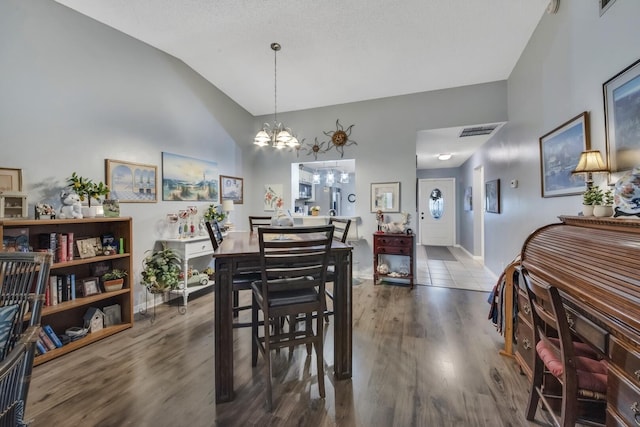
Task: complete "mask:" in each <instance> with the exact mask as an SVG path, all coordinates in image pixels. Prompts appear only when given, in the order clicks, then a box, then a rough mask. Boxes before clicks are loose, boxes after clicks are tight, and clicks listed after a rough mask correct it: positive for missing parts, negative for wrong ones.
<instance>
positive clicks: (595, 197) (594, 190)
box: [582, 187, 603, 216]
mask: <svg viewBox="0 0 640 427" xmlns="http://www.w3.org/2000/svg"><path fill="white" fill-rule="evenodd" d="M602 197H603V195H602V190H601V189H600V188H599V187H590V188H587V190H586V191H585V192H584V193H582V214H583V215H584V216H593V207H594V206H595V205H596V204H598V201H601V200H602Z"/></svg>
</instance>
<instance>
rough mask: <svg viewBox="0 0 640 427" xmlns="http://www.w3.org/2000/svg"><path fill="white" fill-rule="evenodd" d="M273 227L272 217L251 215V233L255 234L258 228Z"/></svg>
mask: <svg viewBox="0 0 640 427" xmlns="http://www.w3.org/2000/svg"><path fill="white" fill-rule="evenodd" d="M263 226H267V227H269V226H271V217H270V216H252V215H249V231H250V232H251V233H255V232H256V230H257V229H258V227H263Z"/></svg>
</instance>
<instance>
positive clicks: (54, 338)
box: [42, 325, 62, 348]
mask: <svg viewBox="0 0 640 427" xmlns="http://www.w3.org/2000/svg"><path fill="white" fill-rule="evenodd" d="M42 329H44V332H45V333H46V334H47V336H48V337H49V338H50V339H51V341H52V342H53V344H54V345H55V346H56V348H60V347H62V341H60V338H58V336H57V335H56V333H55V332H54V330H53V328H52V327H51V326H50V325H44V326H43V327H42Z"/></svg>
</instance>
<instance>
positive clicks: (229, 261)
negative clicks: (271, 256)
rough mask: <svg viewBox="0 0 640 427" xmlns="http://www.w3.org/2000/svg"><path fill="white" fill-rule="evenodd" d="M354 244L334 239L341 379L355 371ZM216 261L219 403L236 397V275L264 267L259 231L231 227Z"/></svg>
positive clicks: (337, 358) (335, 324)
mask: <svg viewBox="0 0 640 427" xmlns="http://www.w3.org/2000/svg"><path fill="white" fill-rule="evenodd" d="M352 249H353V248H352V247H351V246H349V245H347V244H346V243H342V242H339V241H336V240H334V241H333V242H332V244H331V252H330V263H331V264H332V265H334V268H335V281H334V282H333V307H334V308H333V312H334V319H333V330H334V333H333V336H334V346H333V357H334V363H333V373H334V377H335V378H336V379H337V380H345V379H349V378H351V375H352V292H351V285H352ZM213 257H214V263H215V310H214V313H215V314H214V319H215V322H214V323H215V327H214V331H215V339H214V359H215V362H214V363H215V389H216V403H223V402H230V401H232V400H233V399H234V397H235V393H234V388H233V376H234V360H233V353H234V344H233V341H234V340H233V331H234V328H233V298H232V294H233V276H234V274H238V273H242V272H256V271H260V245H259V242H258V233H255V232H253V233H252V232H249V231H230V232H228V233H227V235H226V236H225V237H224V239H223V240H222V242H221V243H220V245H219V246H218V249H216V250H215V251H214V253H213Z"/></svg>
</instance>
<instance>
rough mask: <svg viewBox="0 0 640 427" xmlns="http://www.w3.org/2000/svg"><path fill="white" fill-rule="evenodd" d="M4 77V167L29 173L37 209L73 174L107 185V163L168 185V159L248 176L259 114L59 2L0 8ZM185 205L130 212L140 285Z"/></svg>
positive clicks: (0, 4) (7, 1) (12, 0)
mask: <svg viewBox="0 0 640 427" xmlns="http://www.w3.org/2000/svg"><path fill="white" fill-rule="evenodd" d="M0 75H1V76H2V78H0V94H1V96H0V144H1V147H2V148H1V153H2V154H1V160H0V166H3V167H12V168H21V169H22V170H23V174H24V183H25V185H24V191H26V192H27V193H28V201H29V203H30V205H33V204H34V203H35V202H40V201H42V202H44V201H50V202H52V203H54V205H55V206H59V205H60V203H59V199H58V194H59V191H60V189H61V188H62V187H63V186H64V185H65V179H66V178H67V177H68V176H70V175H71V173H72V172H74V171H75V172H77V173H78V174H80V175H82V176H85V177H89V178H92V179H94V180H101V181H104V180H105V175H104V174H105V172H104V170H105V169H104V160H105V159H107V158H108V159H117V160H126V161H133V162H139V163H145V164H152V165H157V166H158V174H159V177H161V152H162V151H167V152H171V153H178V154H182V155H187V156H193V157H201V158H204V159H207V160H211V161H215V162H217V163H218V166H219V170H220V173H221V174H226V175H232V176H243V175H244V171H243V166H242V158H241V152H240V150H239V149H238V147H237V145H236V141H237V140H247V139H248V138H249V137H251V135H252V134H253V132H254V130H253V128H254V126H253V117H252V116H251V115H249V114H248V113H247V112H246V111H244V110H243V109H242V108H240V107H239V106H238V105H237V104H235V103H234V102H232V101H231V100H230V99H229V98H228V97H226V96H225V95H224V94H223V93H221V92H220V91H219V90H217V89H216V88H215V87H213V86H212V85H211V84H209V83H208V82H206V81H205V80H204V79H202V78H201V77H200V76H199V75H198V74H196V73H194V72H193V71H192V70H191V69H190V68H189V67H186V66H185V65H184V64H183V63H182V62H181V61H178V60H176V59H175V58H173V57H171V56H168V55H166V54H164V53H162V52H160V51H158V50H156V49H154V48H151V47H149V46H148V45H146V44H144V43H141V42H139V41H137V40H134V39H132V38H130V37H128V36H126V35H123V34H122V33H119V32H117V31H115V30H113V29H111V28H109V27H106V26H104V25H102V24H100V23H97V22H96V21H94V20H91V19H88V18H86V17H85V16H83V15H80V14H78V13H76V12H74V11H72V10H70V9H68V8H66V7H64V6H61V5H59V4H57V3H55V2H53V1H48V0H30V1H20V0H2V1H0ZM187 204H191V203H186V202H185V203H180V202H162V201H159V202H158V203H157V204H148V203H142V204H131V203H129V204H122V205H121V214H122V215H123V216H132V217H133V218H134V236H135V240H134V246H133V247H134V273H135V274H134V276H133V277H134V278H135V279H136V280H139V272H140V265H141V260H142V257H143V254H144V252H145V251H146V250H148V249H151V248H152V247H153V244H154V241H155V239H156V238H158V237H160V236H159V225H160V224H161V223H162V221H163V219H164V217H165V215H166V214H167V213H169V212H176V211H177V210H178V209H182V208H184V207H185V206H186V205H187ZM200 205H201V206H203V207H204V206H206V204H200ZM238 208H239V210H236V211H235V212H234V215H236V216H237V217H238V218H241V217H242V218H244V217H245V215H244V213H243V209H242V205H238ZM32 211H33V208H32V207H31V208H30V212H32ZM31 216H33V214H31ZM136 288H137V292H136V295H135V299H136V303H140V302H143V301H144V300H143V295H144V288H142V287H136Z"/></svg>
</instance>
